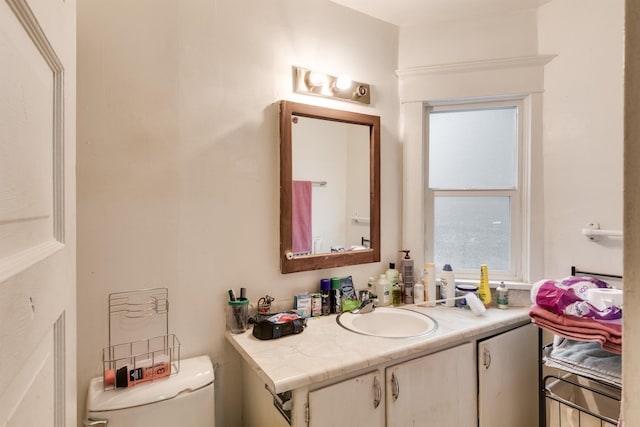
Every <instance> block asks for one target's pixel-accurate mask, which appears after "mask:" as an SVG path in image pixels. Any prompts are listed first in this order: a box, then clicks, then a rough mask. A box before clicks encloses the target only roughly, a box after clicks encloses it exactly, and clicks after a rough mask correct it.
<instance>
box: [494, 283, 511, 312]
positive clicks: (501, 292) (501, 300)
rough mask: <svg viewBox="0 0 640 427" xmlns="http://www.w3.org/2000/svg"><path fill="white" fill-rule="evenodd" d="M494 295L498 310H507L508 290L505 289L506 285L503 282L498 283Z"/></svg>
mask: <svg viewBox="0 0 640 427" xmlns="http://www.w3.org/2000/svg"><path fill="white" fill-rule="evenodd" d="M496 293H497V294H498V296H497V298H496V304H497V305H498V308H501V309H503V310H504V309H507V308H509V289H507V285H505V284H504V282H500V286H498V287H497V288H496Z"/></svg>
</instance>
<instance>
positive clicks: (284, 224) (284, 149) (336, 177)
mask: <svg viewBox="0 0 640 427" xmlns="http://www.w3.org/2000/svg"><path fill="white" fill-rule="evenodd" d="M280 251H281V253H280V256H281V271H282V273H292V272H296V271H306V270H317V269H322V268H332V267H340V266H346V265H354V264H363V263H369V262H378V261H380V117H378V116H371V115H367V114H360V113H354V112H349V111H341V110H335V109H330V108H323V107H316V106H311V105H306V104H300V103H294V102H290V101H281V102H280Z"/></svg>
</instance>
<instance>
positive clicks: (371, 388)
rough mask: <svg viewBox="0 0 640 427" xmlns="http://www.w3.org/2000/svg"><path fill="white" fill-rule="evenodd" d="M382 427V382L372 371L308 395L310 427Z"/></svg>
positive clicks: (380, 377)
mask: <svg viewBox="0 0 640 427" xmlns="http://www.w3.org/2000/svg"><path fill="white" fill-rule="evenodd" d="M327 426H350V427H383V426H384V382H383V377H382V375H381V372H380V371H374V372H371V373H368V374H365V375H361V376H359V377H356V378H352V379H350V380H346V381H342V382H339V383H337V384H333V385H330V386H328V387H325V388H322V389H319V390H315V391H312V392H310V393H309V427H327Z"/></svg>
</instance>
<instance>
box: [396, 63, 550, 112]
mask: <svg viewBox="0 0 640 427" xmlns="http://www.w3.org/2000/svg"><path fill="white" fill-rule="evenodd" d="M555 57H556V55H534V56H522V57H515V58H497V59H487V60H482V61H468V62H455V63H450V64H434V65H425V66H420V67H411V68H405V69H399V70H396V75H397V76H398V79H399V84H400V101H401V102H402V103H406V102H422V101H426V100H445V99H461V98H482V97H495V96H506V95H513V94H531V93H539V92H542V91H543V90H544V66H545V65H547V64H548V63H549V62H551V61H552V60H553V58H555Z"/></svg>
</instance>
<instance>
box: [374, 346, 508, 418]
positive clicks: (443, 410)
mask: <svg viewBox="0 0 640 427" xmlns="http://www.w3.org/2000/svg"><path fill="white" fill-rule="evenodd" d="M386 385H387V388H386V392H387V398H386V401H387V426H388V427H396V426H397V427H407V426H420V427H443V426H447V427H475V426H477V423H478V415H477V409H476V408H477V407H476V361H475V355H474V352H473V344H471V343H466V344H462V345H460V346H458V347H454V348H451V349H448V350H444V351H441V352H438V353H434V354H430V355H428V356H424V357H421V358H419V359H414V360H410V361H408V362H404V363H401V364H399V365H395V366H392V367H389V368H387V370H386ZM512 427H513V426H512Z"/></svg>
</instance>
